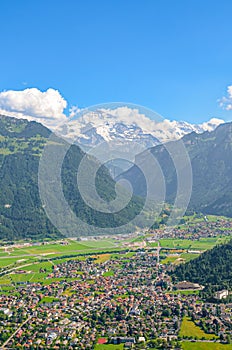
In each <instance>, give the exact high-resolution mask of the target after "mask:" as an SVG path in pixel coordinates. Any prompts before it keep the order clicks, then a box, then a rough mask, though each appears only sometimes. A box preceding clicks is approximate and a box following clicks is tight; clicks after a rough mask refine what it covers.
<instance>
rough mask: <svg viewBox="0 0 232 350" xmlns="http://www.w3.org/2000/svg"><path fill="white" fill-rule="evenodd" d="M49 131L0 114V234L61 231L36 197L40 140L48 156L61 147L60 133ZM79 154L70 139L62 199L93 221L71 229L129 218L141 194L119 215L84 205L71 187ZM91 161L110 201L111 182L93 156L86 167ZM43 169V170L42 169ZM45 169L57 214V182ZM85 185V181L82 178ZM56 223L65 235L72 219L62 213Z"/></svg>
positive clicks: (55, 233) (29, 235)
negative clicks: (47, 149) (59, 221)
mask: <svg viewBox="0 0 232 350" xmlns="http://www.w3.org/2000/svg"><path fill="white" fill-rule="evenodd" d="M50 137H51V131H50V130H48V129H47V128H46V127H44V126H43V125H41V124H39V123H37V122H34V121H32V122H29V121H27V120H24V119H23V120H22V119H15V118H12V117H5V116H0V238H4V239H7V240H9V239H15V238H17V239H19V238H34V239H40V238H45V237H50V238H51V237H55V236H56V237H57V236H60V235H61V232H59V231H58V230H57V228H56V227H55V226H53V224H52V223H51V222H50V220H49V219H48V217H47V215H46V213H45V205H46V203H42V201H41V199H40V193H39V186H38V171H39V163H40V159H41V155H42V152H43V150H44V148H45V145H46V147H49V148H51V156H53V154H52V152H54V150H55V151H56V152H57V151H58V152H62V149H63V148H65V147H66V144H65V141H64V140H63V139H60V138H59V137H56V136H54V138H53V139H52V140H51V138H50ZM68 146H70V145H68ZM55 155H57V153H55ZM84 156H85V154H84V153H83V151H82V150H81V149H80V148H79V147H78V146H76V145H71V147H69V149H68V151H67V153H66V155H65V158H64V160H63V164H62V168H61V181H62V185H63V193H64V197H65V199H66V201H67V203H68V204H69V206H70V208H71V209H72V211H73V212H74V213H75V214H76V215H77V217H79V218H80V219H81V220H82V221H83V222H87V223H88V224H89V225H90V227H91V225H92V227H93V228H92V229H89V230H86V227H85V225H83V226H81V225H80V226H79V227H78V228H77V230H76V231H75V234H76V235H89V234H93V233H94V227H100V228H102V230H103V229H104V228H108V227H109V228H112V227H117V226H120V225H121V224H124V222H128V221H129V222H130V220H131V218H133V217H134V216H136V214H137V213H138V212H139V211H140V209H141V205H140V203H142V200H139V199H137V198H133V196H132V198H131V200H130V202H129V203H128V205H127V206H126V207H125V208H124V209H123V211H122V212H121V214H122V215H120V214H117V213H115V214H112V215H108V214H107V213H101V212H99V211H96V210H92V209H91V208H90V207H89V206H88V205H86V203H85V201H84V200H83V198H82V196H81V195H80V192H79V190H78V187H77V169H78V166H79V164H80V162H81V160H82V159H83V157H84ZM51 162H53V163H54V164H56V158H54V157H53V159H51ZM95 166H97V167H98V168H99V170H98V172H97V175H96V179H95V180H96V181H95V184H96V190H97V192H98V194H99V196H100V197H101V198H103V199H104V200H105V201H106V202H110V201H112V200H113V199H114V198H115V195H116V193H115V182H114V180H113V179H112V178H111V177H110V175H109V172H108V170H107V169H106V168H105V167H104V166H102V165H101V164H100V166H99V164H98V163H97V160H96V159H94V158H91V157H88V163H87V170H86V171H87V173H89V172H91V169H92V167H95ZM45 170H46V169H45ZM45 175H48V176H49V174H48V173H47V174H46V173H45ZM50 175H51V177H50V178H48V180H47V181H46V182H47V184H46V186H47V198H51V199H53V204H54V208H53V209H54V210H55V211H56V214H57V217H58V218H59V217H62V218H63V216H62V214H63V211H64V208H63V207H62V204H61V203H60V202H59V200H57V184H56V182H54V178H53V176H52V175H53V174H50ZM87 186H90V184H89V182H88V179H87ZM124 192H125V191H124ZM61 224H62V225H63V226H64V230H65V232H66V233H67V235H68V234H69V233H70V236H71V235H72V233H73V229H74V226H73V223H72V222H71V221H69V220H68V218H67V220H63V222H62V223H61ZM100 230H101V229H100Z"/></svg>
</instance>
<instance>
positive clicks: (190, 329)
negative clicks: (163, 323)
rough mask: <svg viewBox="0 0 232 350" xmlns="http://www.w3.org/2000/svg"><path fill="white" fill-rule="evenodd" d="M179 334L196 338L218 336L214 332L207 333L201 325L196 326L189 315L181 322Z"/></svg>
mask: <svg viewBox="0 0 232 350" xmlns="http://www.w3.org/2000/svg"><path fill="white" fill-rule="evenodd" d="M179 336H180V337H181V338H183V337H193V338H196V339H203V338H205V339H214V338H217V336H216V335H214V334H207V333H205V332H204V331H203V330H202V329H201V328H200V327H198V326H196V325H195V323H194V322H192V321H191V320H190V318H188V317H186V316H185V317H184V318H183V321H182V323H181V327H180V332H179Z"/></svg>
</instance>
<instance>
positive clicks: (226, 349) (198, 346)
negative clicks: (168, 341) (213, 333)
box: [181, 341, 232, 350]
mask: <svg viewBox="0 0 232 350" xmlns="http://www.w3.org/2000/svg"><path fill="white" fill-rule="evenodd" d="M181 348H182V349H183V350H231V349H232V345H231V344H220V343H212V342H199V341H198V342H196V343H195V342H190V341H186V342H182V344H181Z"/></svg>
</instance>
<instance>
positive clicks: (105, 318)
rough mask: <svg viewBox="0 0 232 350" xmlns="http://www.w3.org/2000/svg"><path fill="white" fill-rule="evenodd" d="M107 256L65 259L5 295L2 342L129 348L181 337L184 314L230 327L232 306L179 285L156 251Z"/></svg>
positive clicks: (220, 329)
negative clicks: (204, 299)
mask: <svg viewBox="0 0 232 350" xmlns="http://www.w3.org/2000/svg"><path fill="white" fill-rule="evenodd" d="M107 259H108V260H107ZM107 259H103V260H104V261H103V260H102V261H101V259H99V260H96V258H95V257H85V258H80V259H75V260H67V261H66V262H63V263H61V264H58V265H54V266H53V270H52V272H51V273H49V274H48V277H47V280H46V283H44V284H43V283H27V284H25V285H20V286H19V287H18V289H17V291H16V293H15V294H14V293H6V294H2V295H0V334H1V335H0V346H3V345H4V344H5V342H8V343H7V347H8V348H18V347H20V346H21V347H22V348H23V349H26V348H31V347H32V346H33V347H38V348H41V349H44V348H52V349H60V348H65V347H67V348H70V349H72V348H74V349H94V347H95V344H97V343H98V341H99V342H100V341H103V340H104V342H108V343H111V344H123V345H124V348H132V347H134V346H135V344H137V343H140V342H144V344H146V343H148V342H149V341H150V340H152V339H157V338H159V339H163V340H165V341H166V342H167V343H168V342H170V341H175V340H176V341H177V339H178V334H179V329H180V325H181V321H182V318H183V316H184V315H190V316H191V317H192V318H193V319H194V320H195V322H196V323H199V325H200V326H202V325H201V324H200V321H201V320H202V318H204V322H205V324H204V326H205V325H206V326H208V329H209V332H212V333H214V334H218V335H219V334H222V335H226V334H231V333H232V327H231V309H228V307H227V306H225V305H224V304H219V305H216V304H204V303H203V302H202V301H201V300H200V299H199V297H198V295H195V294H191V293H190V294H187V295H186V294H182V293H181V291H180V292H178V291H174V290H173V285H172V282H171V279H170V277H169V275H168V274H167V273H166V272H167V270H166V268H167V267H166V266H165V265H160V264H157V255H156V253H155V252H151V251H146V252H142V253H141V252H137V253H136V252H133V253H128V254H115V255H113V254H112V255H110V254H109V255H108V256H107ZM220 299H221V298H220ZM228 320H230V322H229V321H228ZM14 332H15V335H14V336H13V337H12V338H10V335H11V334H13V333H14Z"/></svg>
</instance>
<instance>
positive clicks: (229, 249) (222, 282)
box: [173, 240, 232, 295]
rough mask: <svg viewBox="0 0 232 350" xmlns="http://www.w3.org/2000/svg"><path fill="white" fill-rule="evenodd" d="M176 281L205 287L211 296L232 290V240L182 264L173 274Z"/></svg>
mask: <svg viewBox="0 0 232 350" xmlns="http://www.w3.org/2000/svg"><path fill="white" fill-rule="evenodd" d="M173 278H174V280H175V281H176V280H179V281H183V280H186V281H191V282H194V283H199V284H201V285H203V286H205V292H206V293H207V294H209V295H211V294H212V292H214V291H216V290H220V289H223V288H226V289H229V290H231V289H232V240H231V241H230V242H228V243H226V244H222V245H218V246H216V247H214V248H213V249H211V250H208V251H206V252H204V253H203V254H201V255H200V256H199V257H198V258H196V259H194V260H191V261H189V262H188V263H186V264H181V265H179V266H177V267H176V269H175V271H174V272H173Z"/></svg>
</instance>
